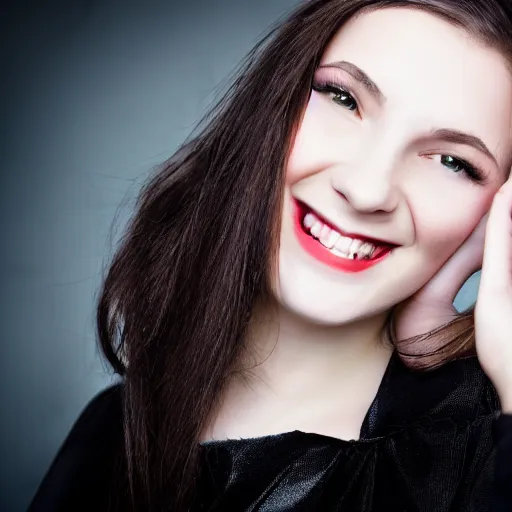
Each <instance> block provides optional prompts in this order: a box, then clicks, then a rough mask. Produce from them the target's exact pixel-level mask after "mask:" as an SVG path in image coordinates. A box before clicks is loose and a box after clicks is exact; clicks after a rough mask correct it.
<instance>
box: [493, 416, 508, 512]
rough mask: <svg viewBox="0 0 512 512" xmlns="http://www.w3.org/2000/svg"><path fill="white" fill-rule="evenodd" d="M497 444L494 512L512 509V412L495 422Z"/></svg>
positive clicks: (504, 511) (494, 434) (495, 440)
mask: <svg viewBox="0 0 512 512" xmlns="http://www.w3.org/2000/svg"><path fill="white" fill-rule="evenodd" d="M493 428H494V431H493V437H494V442H495V444H496V462H495V474H494V502H493V507H492V512H511V511H512V414H502V415H500V416H499V417H498V418H497V419H496V420H495V422H494V427H493Z"/></svg>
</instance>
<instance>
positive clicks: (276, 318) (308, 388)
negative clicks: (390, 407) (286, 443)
mask: <svg viewBox="0 0 512 512" xmlns="http://www.w3.org/2000/svg"><path fill="white" fill-rule="evenodd" d="M385 319H386V315H385V314H383V315H380V316H376V317H373V318H367V319H365V320H362V321H359V322H354V323H352V324H350V325H344V326H337V327H328V326H321V325H315V324H313V323H311V322H308V321H307V320H306V319H304V318H301V317H299V316H297V315H294V314H293V313H291V312H289V311H286V310H284V309H282V308H279V307H273V308H263V307H261V306H259V307H258V308H256V309H255V312H254V315H253V317H252V321H251V327H250V329H249V332H248V337H247V351H246V354H245V358H244V360H243V363H242V372H240V373H238V374H237V377H235V378H233V379H232V380H231V382H230V383H229V384H228V386H227V389H226V392H225V394H224V396H223V399H222V401H221V404H220V405H219V408H218V410H217V411H216V414H215V419H214V421H213V422H212V423H211V425H210V427H209V428H208V430H207V431H206V432H205V434H204V435H203V439H211V438H214V439H219V438H239V437H258V436H261V435H267V434H275V433H279V432H285V431H290V430H303V431H306V432H315V433H319V434H325V435H330V436H333V437H340V438H347V439H354V438H357V437H358V434H359V429H360V426H361V424H362V422H363V419H364V416H365V414H366V412H367V410H368V408H369V407H370V405H371V402H372V401H373V399H374V397H375V395H376V393H377V391H378V388H379V385H380V382H381V380H382V377H383V375H384V372H385V369H386V367H387V364H388V362H389V359H390V357H391V353H392V346H391V344H390V343H389V342H387V341H386V340H383V339H382V336H381V333H382V331H383V326H384V323H385ZM240 377H243V378H240Z"/></svg>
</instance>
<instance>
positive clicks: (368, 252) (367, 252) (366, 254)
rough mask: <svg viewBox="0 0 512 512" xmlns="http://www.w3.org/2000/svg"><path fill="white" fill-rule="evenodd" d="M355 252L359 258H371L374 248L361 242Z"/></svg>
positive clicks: (367, 243)
mask: <svg viewBox="0 0 512 512" xmlns="http://www.w3.org/2000/svg"><path fill="white" fill-rule="evenodd" d="M357 252H358V256H359V257H360V258H371V256H372V254H373V253H374V252H375V246H374V245H373V244H371V243H369V242H363V244H362V245H361V247H359V250H358V251H357Z"/></svg>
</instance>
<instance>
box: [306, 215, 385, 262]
mask: <svg viewBox="0 0 512 512" xmlns="http://www.w3.org/2000/svg"><path fill="white" fill-rule="evenodd" d="M302 224H303V226H304V228H305V229H307V230H308V231H309V232H310V233H311V235H312V236H314V237H315V238H317V239H318V240H319V242H320V243H321V244H322V245H323V246H324V247H326V248H327V249H329V250H330V251H331V252H332V253H333V254H335V255H336V256H340V257H342V258H349V259H356V258H357V259H365V258H371V257H372V255H373V253H374V252H375V249H376V247H375V246H374V245H373V244H371V243H369V242H363V241H362V240H357V239H353V238H348V237H346V236H343V235H341V234H340V233H338V232H337V231H334V230H333V229H331V228H330V227H329V226H327V225H326V224H324V223H323V222H322V221H320V220H319V219H318V217H317V216H316V215H315V214H313V213H311V212H309V213H307V214H306V215H305V216H304V220H303V222H302Z"/></svg>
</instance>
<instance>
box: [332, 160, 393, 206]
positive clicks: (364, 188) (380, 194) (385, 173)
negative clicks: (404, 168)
mask: <svg viewBox="0 0 512 512" xmlns="http://www.w3.org/2000/svg"><path fill="white" fill-rule="evenodd" d="M362 160H363V162H361V161H359V162H358V163H357V164H354V165H351V164H350V163H349V162H347V161H345V162H344V163H343V165H338V166H335V167H334V168H332V173H331V184H332V187H333V188H334V189H335V190H336V192H337V193H338V194H339V195H341V196H342V197H343V198H344V199H345V200H346V201H347V202H348V203H350V205H351V206H352V208H354V209H355V210H357V211H359V212H363V213H373V212H387V213H390V212H392V211H393V210H395V209H396V207H397V205H398V202H399V197H400V191H399V184H398V183H397V172H396V165H397V163H396V161H395V159H394V158H391V157H388V158H387V159H386V160H383V159H380V160H379V159H377V158H364V159H362Z"/></svg>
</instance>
